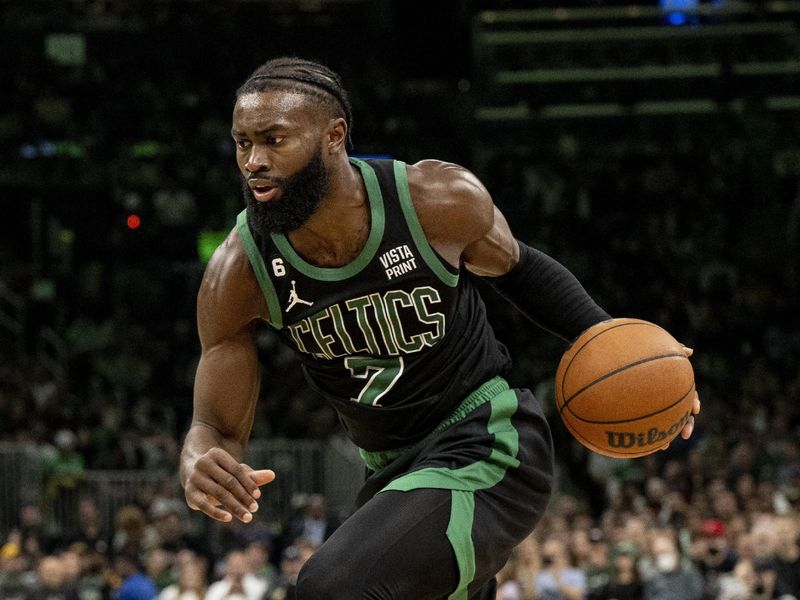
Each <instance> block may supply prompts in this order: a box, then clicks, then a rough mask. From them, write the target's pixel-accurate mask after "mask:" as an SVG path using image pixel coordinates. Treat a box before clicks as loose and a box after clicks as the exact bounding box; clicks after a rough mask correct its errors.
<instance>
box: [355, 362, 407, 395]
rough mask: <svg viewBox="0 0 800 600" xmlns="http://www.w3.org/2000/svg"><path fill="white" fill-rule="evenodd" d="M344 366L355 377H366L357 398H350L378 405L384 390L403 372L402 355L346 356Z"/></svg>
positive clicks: (387, 389)
mask: <svg viewBox="0 0 800 600" xmlns="http://www.w3.org/2000/svg"><path fill="white" fill-rule="evenodd" d="M344 366H345V367H347V368H348V369H349V370H350V373H351V374H352V375H353V377H355V378H356V379H366V380H367V382H366V383H365V384H364V387H363V388H361V393H359V394H358V398H351V399H352V400H353V401H354V402H361V403H363V404H370V405H372V406H380V404H379V403H378V400H380V399H381V398H382V397H383V396H384V394H386V392H388V391H389V390H390V389H392V386H393V385H394V384H395V383H397V380H398V379H400V376H401V375H402V374H403V357H402V356H398V357H397V358H374V357H372V356H348V357H347V358H345V359H344Z"/></svg>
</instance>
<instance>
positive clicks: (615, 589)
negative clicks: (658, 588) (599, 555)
mask: <svg viewBox="0 0 800 600" xmlns="http://www.w3.org/2000/svg"><path fill="white" fill-rule="evenodd" d="M638 555H639V551H638V550H637V548H636V546H635V545H634V544H632V543H631V542H620V543H619V544H617V545H616V546H615V547H614V552H613V555H612V558H611V562H612V566H611V578H610V581H608V582H607V583H606V584H605V585H603V586H602V587H600V588H597V589H595V590H594V591H592V592H590V593H589V595H588V596H587V599H588V600H640V599H641V598H642V596H643V594H644V587H643V586H642V582H641V580H640V579H639V569H638V566H637V564H636V559H637V557H638Z"/></svg>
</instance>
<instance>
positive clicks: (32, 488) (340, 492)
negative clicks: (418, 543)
mask: <svg viewBox="0 0 800 600" xmlns="http://www.w3.org/2000/svg"><path fill="white" fill-rule="evenodd" d="M50 452H52V450H50ZM46 454H47V450H46V447H42V446H35V445H32V444H18V443H8V442H0V481H2V482H3V483H2V485H1V486H0V534H1V535H2V537H4V536H5V534H7V533H8V531H10V530H11V529H13V528H14V527H15V526H16V525H17V524H18V518H19V512H20V508H21V507H22V506H23V505H24V504H27V503H32V504H36V505H38V506H40V507H41V508H42V512H43V515H44V518H45V523H44V525H45V529H46V530H47V531H49V532H50V533H52V534H54V535H61V534H63V533H64V532H68V531H71V530H72V529H74V526H75V523H76V519H77V510H78V503H79V501H80V499H81V498H84V497H88V498H92V499H93V500H94V501H95V502H96V503H97V505H98V507H99V508H100V511H101V514H102V515H103V519H104V522H105V525H106V527H107V528H108V529H109V531H113V530H114V517H115V515H116V513H117V511H119V509H120V508H122V507H123V506H126V505H129V504H136V505H138V506H141V507H145V508H146V507H148V506H149V504H150V502H151V500H152V499H153V498H155V497H157V496H160V497H164V496H166V497H170V496H172V497H175V498H178V499H182V497H183V496H182V492H181V490H180V486H179V482H178V477H177V469H172V470H86V471H84V473H83V474H82V476H81V477H80V478H79V479H77V481H76V484H75V485H74V487H69V488H60V489H58V490H57V492H56V493H55V494H54V495H52V496H51V497H46V496H45V494H44V490H43V485H42V484H43V481H42V477H43V468H42V467H43V462H44V458H45V455H46ZM246 460H247V461H248V462H249V463H250V464H252V465H253V466H254V467H257V468H271V469H273V470H275V471H276V473H277V474H278V476H277V478H276V479H275V481H274V482H273V483H271V484H270V485H269V486H268V489H267V490H266V491H265V495H264V500H263V501H262V503H261V504H262V506H261V510H260V511H259V514H258V519H259V520H262V521H264V522H266V521H274V520H282V519H284V518H286V517H287V516H288V515H289V514H291V512H292V511H293V510H295V509H296V508H297V505H298V503H299V502H300V501H302V499H303V498H304V497H305V496H307V495H308V494H311V493H319V494H323V495H325V497H326V499H327V503H328V506H329V508H330V510H331V511H333V512H334V513H338V514H343V513H347V512H349V511H350V510H351V507H352V504H353V501H354V499H355V495H356V493H357V491H358V488H359V487H360V483H361V482H362V481H363V475H364V467H363V465H362V464H361V462H360V459H359V458H358V455H357V452H356V451H355V449H354V448H353V446H352V445H350V444H349V442H345V441H340V440H335V439H334V440H331V441H317V440H282V439H274V440H253V441H252V442H251V443H250V445H249V447H248V451H247V457H246ZM205 521H206V520H204V519H203V518H202V517H200V516H199V515H198V516H193V517H192V522H193V523H194V524H196V525H197V526H198V527H200V528H202V527H204V526H207V525H208V524H207V523H205ZM0 539H2V538H0Z"/></svg>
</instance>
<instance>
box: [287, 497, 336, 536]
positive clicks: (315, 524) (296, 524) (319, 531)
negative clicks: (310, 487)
mask: <svg viewBox="0 0 800 600" xmlns="http://www.w3.org/2000/svg"><path fill="white" fill-rule="evenodd" d="M337 526H338V523H337V522H336V521H335V520H334V519H333V517H331V516H330V515H329V514H328V508H327V504H326V502H325V496H323V495H322V494H310V495H309V496H308V498H307V500H306V502H305V505H304V507H303V509H302V512H301V513H300V514H299V515H298V516H297V517H295V518H294V519H292V520H291V521H290V522H289V524H288V525H287V527H286V531H285V532H284V536H283V537H284V543H285V544H288V545H291V544H294V542H295V540H296V539H297V538H301V537H302V538H306V539H308V540H310V541H311V542H312V543H313V544H314V545H315V546H319V545H321V544H322V542H324V541H325V540H327V539H328V538H329V537H330V536H331V534H332V533H333V532H334V531H335V530H336V527H337Z"/></svg>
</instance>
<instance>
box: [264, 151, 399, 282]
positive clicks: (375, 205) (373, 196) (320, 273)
mask: <svg viewBox="0 0 800 600" xmlns="http://www.w3.org/2000/svg"><path fill="white" fill-rule="evenodd" d="M350 162H351V163H352V164H354V165H355V166H356V167H358V169H359V170H360V171H361V176H362V177H363V178H364V185H365V186H366V188H367V196H368V197H369V207H370V215H371V225H370V232H369V236H368V237H367V243H366V244H364V247H363V248H362V249H361V252H360V253H359V255H358V256H357V257H355V258H354V259H353V260H352V261H351V262H349V263H348V264H346V265H343V266H341V267H317V266H315V265H312V264H310V263H307V262H306V261H305V260H303V257H301V256H300V255H299V254H298V253H297V251H295V249H294V248H293V247H292V244H291V243H290V242H289V240H288V239H287V238H286V236H285V235H284V234H282V233H273V234H272V241H273V242H275V246H277V248H278V250H280V251H281V254H283V255H284V256H285V257H286V260H288V261H289V264H290V265H292V266H293V267H294V268H295V269H297V270H298V271H300V272H301V273H302V274H303V275H305V276H306V277H311V278H312V279H317V280H320V281H342V280H343V279H348V278H349V277H353V276H355V275H358V274H359V273H360V272H361V271H362V270H363V269H364V267H366V266H367V265H368V264H369V262H370V261H371V260H372V259H373V258H374V257H375V252H376V251H377V250H378V246H380V243H381V240H382V239H383V229H384V225H385V222H386V215H385V213H384V210H383V196H382V195H381V187H380V185H379V184H378V177H377V176H376V175H375V171H373V169H372V167H371V166H369V165H368V164H367V163H365V162H364V161H363V160H359V159H357V158H351V159H350Z"/></svg>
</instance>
